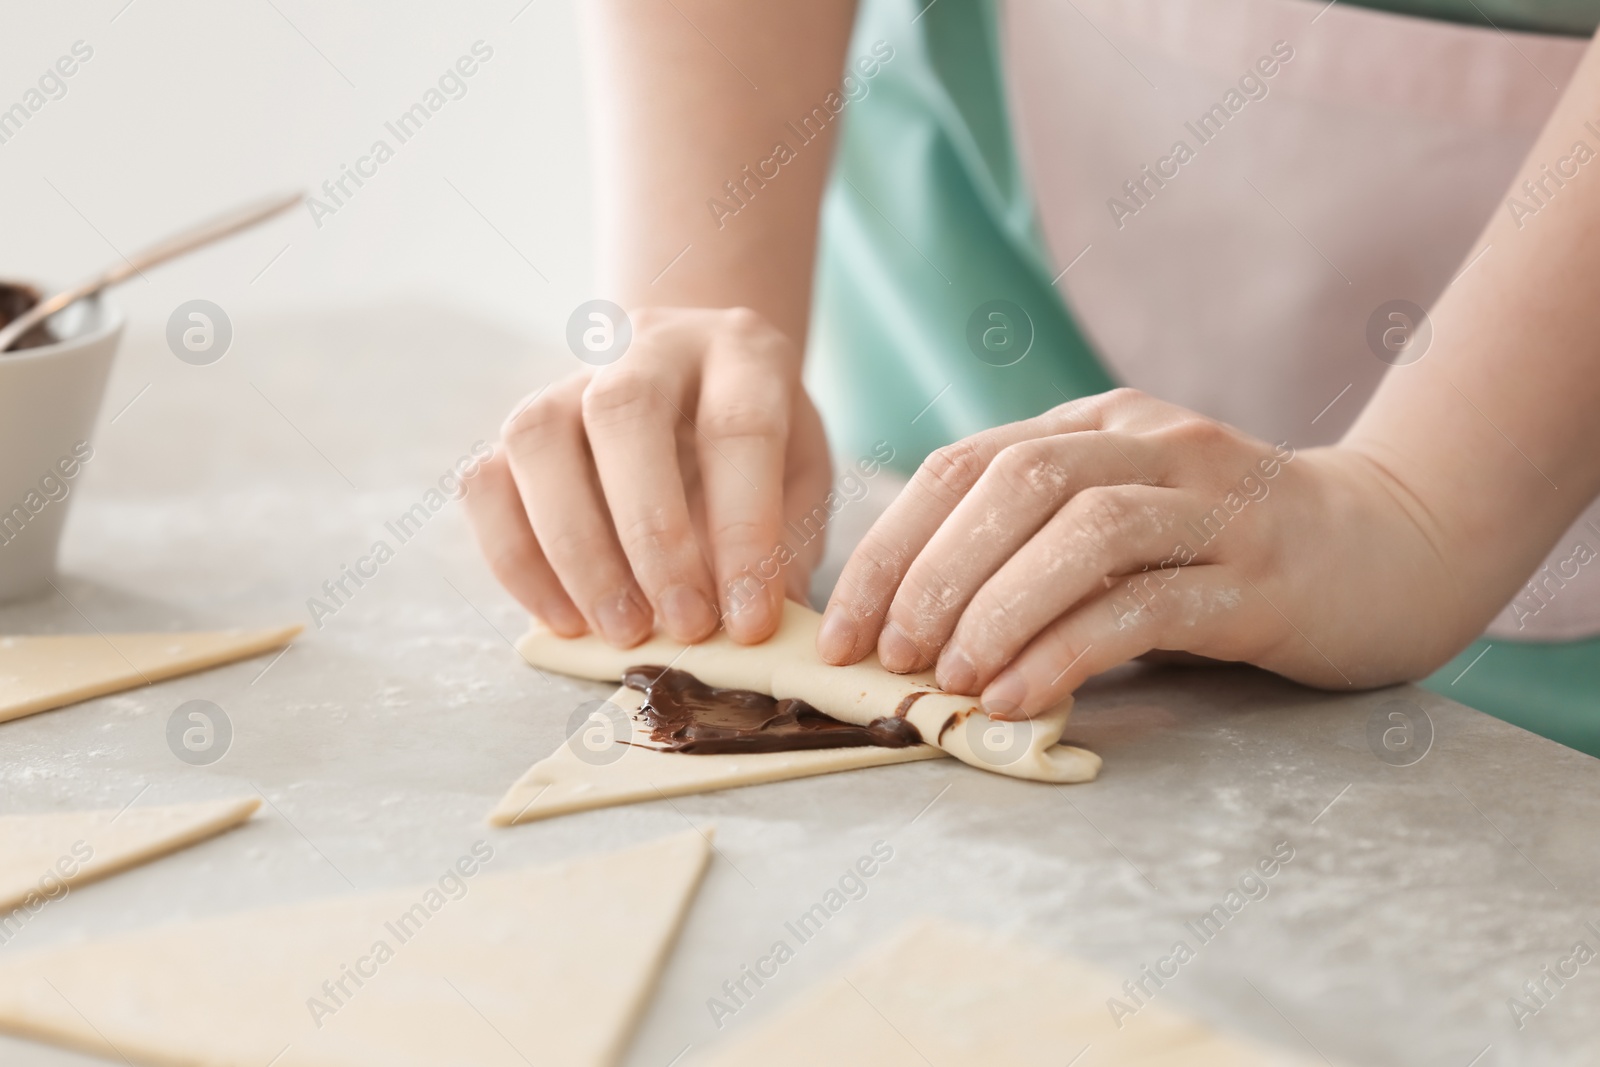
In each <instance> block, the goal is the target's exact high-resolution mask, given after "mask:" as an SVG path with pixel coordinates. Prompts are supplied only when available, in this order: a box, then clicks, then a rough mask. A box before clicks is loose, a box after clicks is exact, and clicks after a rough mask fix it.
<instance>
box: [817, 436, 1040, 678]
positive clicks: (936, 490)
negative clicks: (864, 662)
mask: <svg viewBox="0 0 1600 1067" xmlns="http://www.w3.org/2000/svg"><path fill="white" fill-rule="evenodd" d="M1039 421H1040V420H1035V419H1030V420H1028V421H1026V422H1016V423H1010V424H1008V425H1005V426H997V427H995V428H994V429H992V430H985V431H983V432H982V433H978V434H974V435H973V436H971V437H968V438H965V439H964V440H961V441H958V442H956V443H955V444H953V445H946V446H945V447H944V448H941V449H939V450H938V451H936V452H934V453H933V454H932V455H930V456H929V457H928V458H927V459H925V460H923V462H922V465H921V466H920V467H918V468H917V473H916V474H915V475H913V476H912V479H911V482H910V483H909V484H908V485H907V486H906V487H905V489H904V490H903V491H902V492H901V493H900V495H899V496H898V497H896V498H895V501H894V503H892V504H890V505H889V507H888V509H887V510H886V511H884V513H883V514H882V515H881V516H879V518H878V521H877V522H875V523H873V524H872V529H870V530H868V531H867V535H866V536H865V537H864V538H862V539H861V543H860V544H859V545H857V546H856V550H855V551H854V552H852V553H851V554H850V559H849V560H848V561H847V562H846V563H845V565H844V570H843V571H842V572H840V574H839V581H838V584H836V585H835V586H834V589H833V595H832V597H831V598H830V599H829V601H828V609H827V611H826V613H825V615H824V618H823V620H822V628H821V629H820V630H819V631H818V633H817V654H818V655H819V656H821V657H822V659H823V660H824V661H825V662H827V663H833V664H841V665H842V664H846V663H855V662H857V661H858V660H860V659H861V658H862V657H863V656H865V655H866V654H867V653H868V652H870V651H872V648H873V646H874V645H875V644H877V641H878V631H879V630H880V629H881V628H882V626H883V624H884V619H885V618H886V616H887V613H888V610H889V604H890V602H891V601H892V600H893V598H894V594H895V590H896V589H898V588H899V587H900V582H901V580H902V579H903V578H904V577H905V574H906V571H907V570H908V569H910V567H911V564H912V562H913V561H914V560H915V559H916V557H917V554H918V553H919V552H921V551H922V548H923V546H924V545H926V544H927V543H928V539H929V538H930V537H932V536H933V534H934V532H935V531H936V530H938V529H939V526H940V525H941V524H942V523H943V522H944V521H945V519H947V518H949V516H950V513H951V512H952V511H954V510H955V507H956V505H957V504H959V503H960V502H961V499H962V498H963V497H965V496H966V495H967V493H968V491H970V490H971V489H972V487H973V486H974V485H976V484H977V481H978V479H979V478H980V477H982V476H983V472H984V471H985V470H987V469H988V466H989V464H990V462H991V461H993V459H994V457H995V456H996V455H998V454H999V453H1000V451H1001V450H1002V449H1005V448H1007V447H1009V446H1010V445H1013V444H1016V443H1018V442H1019V441H1025V440H1027V439H1029V438H1031V437H1037V436H1039V433H1038V432H1037V430H1036V428H1035V427H1036V424H1037V423H1038V422H1039Z"/></svg>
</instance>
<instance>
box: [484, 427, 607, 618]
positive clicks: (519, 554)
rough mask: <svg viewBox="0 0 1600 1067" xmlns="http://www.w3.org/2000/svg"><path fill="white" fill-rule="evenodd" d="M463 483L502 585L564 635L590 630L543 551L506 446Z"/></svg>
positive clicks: (492, 565)
mask: <svg viewBox="0 0 1600 1067" xmlns="http://www.w3.org/2000/svg"><path fill="white" fill-rule="evenodd" d="M462 483H463V486H464V492H465V495H464V496H463V497H462V503H463V504H465V505H466V509H467V519H468V521H470V522H471V524H472V532H473V535H474V537H476V539H477V542H478V547H479V548H480V549H482V550H483V555H484V558H485V559H487V560H488V561H489V569H490V570H491V571H493V572H494V576H495V577H496V578H498V579H499V580H500V584H501V585H503V586H505V587H506V590H507V591H508V592H510V593H511V595H512V596H513V597H515V598H516V600H517V603H519V604H521V605H522V606H523V607H525V608H527V609H528V611H530V612H532V613H533V615H535V616H536V617H537V618H539V619H540V620H541V621H542V622H543V623H544V624H545V625H546V626H548V627H550V629H552V630H554V631H555V632H556V633H558V634H560V635H561V636H562V637H577V636H579V635H580V634H583V633H584V632H585V631H586V630H588V626H587V624H585V622H584V620H583V614H582V613H581V612H579V611H578V608H577V606H576V605H575V604H573V603H572V598H571V597H569V596H567V592H566V590H565V589H562V588H561V581H560V579H558V578H557V577H556V573H555V571H554V570H553V569H551V567H550V562H549V561H548V560H547V559H545V558H544V553H543V552H541V551H540V550H539V541H538V539H537V538H535V537H534V535H533V527H532V526H531V525H529V523H528V513H527V511H525V510H524V509H523V506H522V498H521V497H520V496H518V495H517V483H516V481H515V480H514V479H513V478H512V477H511V465H510V463H509V462H508V461H507V460H506V457H505V454H504V452H503V450H502V451H497V452H496V453H495V454H494V455H493V456H491V457H489V458H488V459H487V460H485V461H484V462H483V463H481V464H479V465H478V469H477V470H476V471H475V472H473V473H472V474H470V475H468V476H467V477H465V478H463V479H462Z"/></svg>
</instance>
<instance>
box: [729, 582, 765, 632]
mask: <svg viewBox="0 0 1600 1067" xmlns="http://www.w3.org/2000/svg"><path fill="white" fill-rule="evenodd" d="M722 624H723V625H724V626H726V627H727V629H728V633H729V635H730V636H732V637H733V639H734V640H735V641H740V642H744V643H747V644H748V643H750V642H753V641H761V640H764V639H765V638H767V637H768V636H769V635H770V633H771V630H772V590H771V589H769V588H768V587H767V586H765V585H760V586H757V587H756V588H754V589H750V588H748V587H747V586H746V585H745V584H742V583H740V582H737V581H734V582H729V583H728V586H727V600H726V604H725V606H724V607H723V609H722Z"/></svg>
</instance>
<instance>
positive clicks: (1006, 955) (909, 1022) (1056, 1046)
mask: <svg viewBox="0 0 1600 1067" xmlns="http://www.w3.org/2000/svg"><path fill="white" fill-rule="evenodd" d="M1112 997H1117V998H1121V999H1124V1000H1125V999H1127V995H1126V994H1125V993H1124V991H1123V989H1122V984H1121V981H1120V980H1119V979H1118V978H1116V977H1115V976H1113V975H1110V974H1107V973H1106V972H1104V971H1101V970H1099V969H1098V968H1095V967H1091V966H1088V965H1086V964H1083V963H1080V962H1078V961H1073V960H1065V959H1060V958H1057V957H1055V956H1052V955H1048V954H1046V953H1044V952H1041V951H1039V950H1038V949H1036V948H1032V947H1029V946H1024V945H1018V944H1015V943H1012V942H1009V941H1007V940H1005V939H1003V938H1000V937H997V936H995V935H992V934H987V933H984V932H981V931H978V930H973V929H970V928H967V927H963V926H957V925H955V924H953V923H950V922H947V921H944V920H938V919H925V920H922V921H919V922H914V923H912V924H911V925H910V926H908V927H906V928H904V929H902V930H901V932H900V933H899V934H898V935H897V936H896V937H894V938H893V939H891V940H890V941H889V942H888V943H886V944H884V945H881V946H879V947H878V948H876V949H874V950H872V951H870V952H868V953H867V954H866V955H864V956H862V957H860V958H859V959H857V960H856V961H855V962H854V963H853V964H851V965H850V966H849V967H848V968H847V969H846V970H845V972H844V973H843V974H842V975H839V976H837V977H835V978H833V979H831V980H828V981H825V982H823V983H822V984H821V985H819V986H816V987H814V988H813V989H811V990H810V991H809V992H807V993H803V994H801V996H800V998H799V999H798V1000H796V1001H795V1002H794V1003H793V1004H791V1005H789V1006H788V1007H787V1008H785V1009H783V1010H782V1011H781V1012H780V1013H779V1014H778V1015H777V1016H776V1017H773V1018H770V1019H768V1020H766V1021H764V1022H762V1023H759V1024H756V1026H755V1027H754V1029H753V1030H751V1031H750V1032H749V1033H747V1034H742V1035H738V1036H736V1037H734V1039H733V1040H732V1041H731V1042H729V1043H728V1044H726V1045H723V1046H721V1047H718V1048H715V1049H714V1050H713V1051H712V1052H711V1053H709V1054H708V1055H707V1056H705V1057H704V1058H701V1059H696V1060H694V1061H692V1062H693V1063H694V1064H695V1065H697V1067H745V1065H746V1064H752V1063H759V1064H761V1065H762V1067H790V1065H793V1067H811V1065H813V1064H818V1063H829V1064H835V1063H836V1064H846V1065H853V1064H862V1065H866V1064H871V1065H872V1067H927V1065H928V1064H929V1063H937V1064H941V1065H942V1067H1013V1065H1014V1067H1047V1065H1049V1067H1060V1065H1061V1064H1064V1063H1067V1062H1068V1061H1071V1063H1072V1064H1073V1067H1135V1065H1137V1067H1157V1065H1158V1064H1159V1065H1162V1067H1166V1065H1172V1067H1176V1065H1178V1064H1185V1065H1190V1067H1309V1065H1308V1061H1307V1060H1305V1059H1303V1058H1300V1057H1298V1056H1294V1055H1291V1054H1289V1053H1284V1052H1278V1051H1275V1050H1267V1049H1264V1048H1262V1047H1260V1046H1257V1045H1255V1044H1253V1043H1250V1042H1247V1041H1243V1040H1239V1039H1235V1038H1232V1037H1228V1036H1225V1035H1223V1034H1220V1033H1219V1032H1217V1031H1215V1030H1213V1029H1211V1028H1210V1027H1207V1026H1205V1025H1204V1024H1202V1023H1199V1022H1197V1021H1194V1020H1192V1019H1190V1018H1188V1017H1186V1016H1184V1015H1182V1014H1180V1013H1178V1012H1176V1011H1174V1010H1172V1009H1171V1008H1168V1007H1167V1006H1166V1005H1164V1004H1163V1003H1161V1002H1160V1001H1158V1000H1156V1001H1149V1002H1147V1003H1145V1004H1144V1005H1143V1007H1141V1008H1140V1009H1139V1011H1138V1013H1137V1014H1134V1015H1123V1016H1122V1018H1121V1020H1120V1021H1121V1026H1120V1027H1119V1026H1118V1023H1117V1021H1114V1020H1113V1018H1112V1015H1111V1012H1110V1010H1109V1008H1108V1001H1109V999H1110V998H1112ZM730 1007H731V1005H730ZM1074 1057H1078V1058H1076V1059H1074Z"/></svg>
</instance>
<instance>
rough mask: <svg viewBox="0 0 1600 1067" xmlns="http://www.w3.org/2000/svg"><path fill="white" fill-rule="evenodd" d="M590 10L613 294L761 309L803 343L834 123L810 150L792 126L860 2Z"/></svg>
mask: <svg viewBox="0 0 1600 1067" xmlns="http://www.w3.org/2000/svg"><path fill="white" fill-rule="evenodd" d="M583 7H584V11H585V21H586V27H585V28H586V31H587V32H586V41H587V50H588V70H589V82H590V84H589V99H590V101H591V105H590V106H591V108H592V134H591V142H592V144H593V146H594V148H593V155H594V161H595V193H596V213H597V217H598V223H599V262H600V282H601V288H602V291H603V292H604V293H605V294H606V295H608V296H611V297H613V298H614V299H618V300H620V301H622V302H624V303H626V304H629V305H631V306H691V307H739V306H743V307H749V308H753V309H754V310H756V311H758V312H760V313H762V314H763V315H765V316H766V317H767V319H768V320H770V321H771V322H772V323H773V324H774V325H776V326H777V327H778V328H779V329H781V330H783V331H784V332H785V333H787V334H788V335H789V336H790V337H791V338H793V339H795V340H796V341H797V342H798V343H799V344H800V345H801V347H802V348H803V346H804V340H805V333H806V323H807V319H808V317H809V308H810V302H811V274H812V267H813V263H814V260H815V255H816V232H817V221H818V211H819V207H820V203H821V198H822V189H823V184H824V182H825V180H826V177H827V172H828V167H829V163H830V161H831V156H832V145H833V130H834V126H833V124H830V125H828V126H827V127H826V128H825V129H824V130H823V132H822V134H821V136H820V137H817V138H815V139H813V140H811V141H810V142H809V143H806V144H804V145H800V144H799V143H797V138H796V136H795V135H794V133H793V132H791V131H790V130H789V129H788V128H787V127H786V125H785V124H786V123H788V122H796V123H798V122H799V120H800V118H801V117H802V116H804V115H806V114H808V113H809V112H810V111H811V110H812V108H814V107H818V106H821V105H822V103H823V100H824V98H826V97H827V95H828V94H829V93H830V92H832V91H835V90H836V89H837V87H838V84H839V80H840V77H841V74H842V71H843V64H844V54H845V48H846V45H847V44H848V41H849V36H850V27H851V22H852V18H853V15H854V3H853V0H814V2H810V3H803V4H802V3H778V2H772V0H769V2H763V3H759V4H749V3H740V2H737V0H644V2H641V0H593V2H591V3H586V4H585V5H583ZM702 31H703V33H702ZM780 141H782V142H786V143H787V144H788V145H789V147H790V148H791V149H792V150H793V158H791V159H789V161H788V162H785V163H783V164H782V165H781V166H780V167H779V168H778V170H777V173H776V175H775V176H773V177H769V178H763V177H762V176H761V174H760V173H759V172H758V171H759V165H760V164H761V163H762V162H763V161H765V160H768V159H770V158H772V156H773V151H774V147H775V145H776V144H777V143H778V142H780ZM747 167H748V168H750V169H749V170H748V171H747V170H746V169H745V168H747ZM766 173H767V174H768V175H772V174H773V171H772V169H771V166H770V165H769V167H768V168H767V169H766ZM752 175H753V177H752ZM729 182H733V183H734V187H733V195H730V190H729V188H728V186H727V183H729ZM711 202H721V203H722V204H723V206H724V208H729V209H733V211H732V213H727V212H724V211H717V210H714V209H713V207H712V206H710V204H711Z"/></svg>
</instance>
